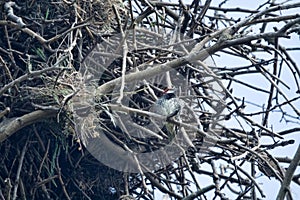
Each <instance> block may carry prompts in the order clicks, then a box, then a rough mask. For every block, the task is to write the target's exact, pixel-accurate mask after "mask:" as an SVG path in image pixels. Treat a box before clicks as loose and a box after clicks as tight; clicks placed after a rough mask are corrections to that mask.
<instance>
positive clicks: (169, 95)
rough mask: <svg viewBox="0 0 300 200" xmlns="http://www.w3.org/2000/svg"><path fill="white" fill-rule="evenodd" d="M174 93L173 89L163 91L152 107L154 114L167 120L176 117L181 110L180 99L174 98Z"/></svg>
mask: <svg viewBox="0 0 300 200" xmlns="http://www.w3.org/2000/svg"><path fill="white" fill-rule="evenodd" d="M175 91H176V90H175V89H174V88H167V89H165V90H164V92H163V95H162V96H161V97H159V98H158V99H157V100H156V102H155V103H154V105H153V107H152V109H153V110H154V112H155V113H157V114H160V115H163V116H165V117H166V118H167V120H168V119H170V118H172V117H174V116H176V115H178V113H179V111H180V110H181V104H180V99H179V98H177V97H176V94H175Z"/></svg>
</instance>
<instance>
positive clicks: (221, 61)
mask: <svg viewBox="0 0 300 200" xmlns="http://www.w3.org/2000/svg"><path fill="white" fill-rule="evenodd" d="M222 1H223V0H212V4H211V5H212V6H216V7H218V4H219V3H220V2H222ZM297 1H298V2H300V1H299V0H297ZM172 2H177V1H172ZM183 2H184V3H188V2H191V1H187V0H183ZM201 2H202V3H203V4H204V2H205V1H204V0H202V1H201ZM264 2H266V1H265V0H251V1H243V0H228V1H227V3H226V4H225V6H223V7H228V8H229V7H230V8H234V7H240V8H247V9H251V10H257V8H258V7H259V6H260V5H261V4H262V3H264ZM279 2H283V1H276V3H279ZM291 3H296V0H293V1H291ZM220 13H222V12H220ZM287 13H288V14H296V13H299V10H297V9H291V10H288V11H282V14H287ZM222 14H223V13H222ZM277 14H280V13H279V12H277ZM211 15H213V13H212V14H211ZM226 15H227V16H229V17H231V16H232V17H234V18H241V19H243V18H244V17H246V16H248V15H249V14H244V15H241V13H238V12H228V13H226ZM276 25H278V23H273V24H272V26H271V25H270V26H269V27H268V29H267V30H270V31H272V30H273V29H272V27H273V26H276ZM254 32H255V31H254ZM279 42H280V44H281V45H284V46H285V47H300V40H299V35H296V34H294V35H292V38H291V39H280V41H279ZM290 55H291V56H292V57H293V59H294V61H295V62H296V63H297V65H298V66H300V57H299V56H300V54H299V51H294V52H291V53H290ZM267 56H271V55H266V60H267ZM258 57H259V56H258ZM214 60H215V62H216V65H217V67H223V66H227V67H234V66H247V65H249V64H250V63H249V62H248V63H247V62H245V61H244V62H241V60H239V59H232V57H231V58H230V57H228V56H224V55H222V56H220V57H214ZM271 67H272V66H271V65H270V70H272V68H271ZM282 74H283V75H282V80H284V81H286V83H287V84H288V85H289V86H290V87H291V92H290V91H288V90H284V92H285V93H286V95H287V96H288V97H290V98H292V97H295V95H296V94H295V91H296V88H295V86H294V85H293V83H294V79H293V77H292V75H291V73H290V71H288V70H284V71H283V73H282ZM243 81H245V82H247V83H250V84H253V85H256V86H261V85H267V87H266V89H269V88H270V84H268V83H267V82H266V81H265V80H263V79H260V78H259V77H258V76H257V75H255V76H252V75H251V76H249V75H247V76H244V77H243ZM234 88H235V91H234V93H236V94H237V96H239V97H245V100H246V101H249V102H256V103H258V104H260V105H262V102H263V103H265V104H266V103H267V99H268V97H267V96H266V95H264V94H263V93H259V92H255V91H254V90H247V89H245V87H244V86H242V85H239V84H234ZM282 88H283V87H282ZM295 106H296V107H297V108H298V109H300V103H299V101H298V104H295ZM246 109H248V111H259V110H261V109H260V108H258V107H255V106H249V107H247V108H246ZM286 111H287V112H290V109H288V110H286ZM293 115H294V116H295V114H293ZM280 118H281V115H280V113H279V114H276V115H275V114H274V113H272V114H271V118H270V121H269V125H271V124H272V126H273V129H274V130H275V131H281V130H286V129H287V127H288V129H289V128H292V127H296V126H297V127H299V126H300V124H299V119H298V120H294V121H295V122H297V123H288V124H286V123H285V122H280ZM257 120H258V122H260V121H261V119H259V118H258V119H257ZM230 126H234V123H232V124H230ZM288 139H294V140H295V143H294V144H293V145H289V146H288V147H282V148H281V147H279V148H276V150H273V151H269V152H270V153H272V154H273V155H275V156H278V157H285V156H288V157H290V158H293V156H294V154H295V151H296V149H297V147H298V145H299V143H300V133H299V132H297V133H294V134H289V135H288V136H287V137H285V140H288ZM265 142H268V141H265ZM287 166H288V165H286V166H285V167H287ZM207 167H208V168H209V169H210V168H211V167H210V166H207ZM202 168H203V169H204V168H205V166H203V165H202ZM299 172H300V169H298V170H297V173H299ZM257 175H258V176H259V175H260V174H257ZM198 180H199V182H200V183H203V184H201V185H202V186H207V185H208V183H207V181H211V178H209V179H208V178H207V177H205V176H199V179H198ZM256 181H257V183H259V185H260V186H261V188H262V189H263V190H264V192H265V194H266V196H267V198H265V199H270V200H271V199H276V196H277V194H278V191H279V188H280V182H279V181H277V180H274V178H272V179H271V180H270V179H269V178H267V177H265V176H261V177H259V178H257V179H256ZM225 191H226V190H225ZM291 191H292V195H293V197H294V199H300V187H299V186H298V185H296V184H292V185H291ZM229 193H231V192H228V193H227V194H229ZM212 195H213V192H212ZM257 196H258V197H259V198H260V195H259V193H258V192H257ZM158 197H159V196H156V199H159V198H158ZM226 197H229V198H231V197H230V196H229V195H226Z"/></svg>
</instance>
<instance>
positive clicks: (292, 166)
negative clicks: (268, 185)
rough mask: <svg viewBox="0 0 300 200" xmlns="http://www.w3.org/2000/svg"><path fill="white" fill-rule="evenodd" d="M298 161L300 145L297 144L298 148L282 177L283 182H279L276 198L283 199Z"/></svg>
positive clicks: (299, 160)
mask: <svg viewBox="0 0 300 200" xmlns="http://www.w3.org/2000/svg"><path fill="white" fill-rule="evenodd" d="M299 162H300V145H299V146H298V149H297V151H296V153H295V156H294V158H293V160H292V162H291V164H290V165H289V167H288V169H287V170H286V172H285V176H284V179H283V182H282V184H281V187H280V190H279V192H278V195H277V198H276V199H277V200H283V199H284V197H285V195H286V192H287V191H288V190H289V187H290V184H291V181H292V178H293V174H294V173H295V171H296V169H297V166H298V165H299Z"/></svg>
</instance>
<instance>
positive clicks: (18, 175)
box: [12, 139, 28, 200]
mask: <svg viewBox="0 0 300 200" xmlns="http://www.w3.org/2000/svg"><path fill="white" fill-rule="evenodd" d="M27 145H28V139H27V140H26V143H25V145H24V147H23V149H22V152H21V156H20V160H19V166H18V169H17V173H16V180H15V185H14V190H13V196H12V200H15V199H16V198H17V191H18V186H19V180H20V174H21V169H22V166H23V161H24V156H25V153H26V151H27Z"/></svg>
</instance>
